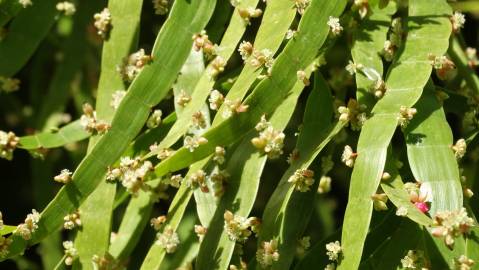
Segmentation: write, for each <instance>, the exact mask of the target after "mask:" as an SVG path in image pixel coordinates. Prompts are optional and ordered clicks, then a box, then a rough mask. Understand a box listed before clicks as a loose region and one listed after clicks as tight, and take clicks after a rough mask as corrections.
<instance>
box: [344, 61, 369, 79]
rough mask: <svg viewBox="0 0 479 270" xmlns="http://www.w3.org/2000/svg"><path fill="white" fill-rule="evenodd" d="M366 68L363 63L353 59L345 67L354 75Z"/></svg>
mask: <svg viewBox="0 0 479 270" xmlns="http://www.w3.org/2000/svg"><path fill="white" fill-rule="evenodd" d="M363 68H364V65H363V64H361V63H354V62H353V61H351V60H349V62H348V64H347V65H346V67H345V69H346V71H347V72H349V74H351V75H354V74H356V73H358V72H359V71H361V70H362V69H363Z"/></svg>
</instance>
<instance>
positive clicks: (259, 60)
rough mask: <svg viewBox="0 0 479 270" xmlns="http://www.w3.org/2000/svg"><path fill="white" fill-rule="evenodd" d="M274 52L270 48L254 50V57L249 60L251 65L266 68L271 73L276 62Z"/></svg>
mask: <svg viewBox="0 0 479 270" xmlns="http://www.w3.org/2000/svg"><path fill="white" fill-rule="evenodd" d="M273 56H274V53H273V52H272V51H270V50H268V49H262V50H255V49H254V50H253V53H252V57H251V58H250V60H249V63H250V65H252V66H253V67H255V68H261V67H264V68H266V73H267V74H271V68H272V67H273V63H274V58H273Z"/></svg>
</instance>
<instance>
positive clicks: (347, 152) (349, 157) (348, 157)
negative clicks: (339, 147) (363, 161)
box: [341, 145, 358, 168]
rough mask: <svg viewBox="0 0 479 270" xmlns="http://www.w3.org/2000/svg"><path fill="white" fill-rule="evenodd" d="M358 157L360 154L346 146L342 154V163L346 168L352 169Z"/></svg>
mask: <svg viewBox="0 0 479 270" xmlns="http://www.w3.org/2000/svg"><path fill="white" fill-rule="evenodd" d="M357 156H358V154H357V153H354V151H353V149H352V148H351V146H349V145H346V146H344V150H343V153H342V154H341V161H342V162H343V163H344V164H346V166H348V167H350V168H352V167H353V166H354V161H355V160H356V157H357Z"/></svg>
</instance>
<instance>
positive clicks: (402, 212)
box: [396, 206, 408, 217]
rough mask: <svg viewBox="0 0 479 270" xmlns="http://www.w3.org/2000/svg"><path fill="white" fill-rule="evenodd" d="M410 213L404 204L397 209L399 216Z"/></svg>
mask: <svg viewBox="0 0 479 270" xmlns="http://www.w3.org/2000/svg"><path fill="white" fill-rule="evenodd" d="M407 214H408V210H407V208H406V207H404V206H399V207H398V208H397V210H396V216H398V217H405V216H407Z"/></svg>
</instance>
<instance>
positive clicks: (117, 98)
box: [110, 90, 126, 110]
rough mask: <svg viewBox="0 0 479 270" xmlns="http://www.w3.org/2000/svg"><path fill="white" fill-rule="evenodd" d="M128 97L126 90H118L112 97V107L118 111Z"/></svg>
mask: <svg viewBox="0 0 479 270" xmlns="http://www.w3.org/2000/svg"><path fill="white" fill-rule="evenodd" d="M125 96H126V91H125V90H117V91H115V92H114V93H113V94H112V95H111V101H110V106H111V107H113V109H115V110H116V109H118V107H120V103H121V101H122V100H123V98H124V97H125Z"/></svg>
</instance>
